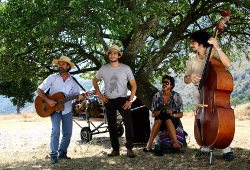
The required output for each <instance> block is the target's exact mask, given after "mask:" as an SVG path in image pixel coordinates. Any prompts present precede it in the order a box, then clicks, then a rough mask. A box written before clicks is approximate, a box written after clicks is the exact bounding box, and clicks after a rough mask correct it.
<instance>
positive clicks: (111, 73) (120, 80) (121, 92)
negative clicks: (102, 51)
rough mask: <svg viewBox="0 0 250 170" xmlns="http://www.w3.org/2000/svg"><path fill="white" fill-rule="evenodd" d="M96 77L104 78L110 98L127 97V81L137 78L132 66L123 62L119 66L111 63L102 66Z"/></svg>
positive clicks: (106, 91)
mask: <svg viewBox="0 0 250 170" xmlns="http://www.w3.org/2000/svg"><path fill="white" fill-rule="evenodd" d="M96 78H97V79H98V80H101V79H103V80H104V85H105V91H104V92H105V95H106V96H107V97H108V98H109V99H114V98H117V97H127V92H128V88H127V83H128V81H129V80H134V79H135V78H134V75H133V73H132V70H131V69H130V67H129V66H128V65H125V64H122V63H121V64H120V66H119V67H112V66H111V65H110V64H107V65H104V66H102V67H101V68H100V70H99V71H98V72H97V73H96Z"/></svg>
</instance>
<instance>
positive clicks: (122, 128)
mask: <svg viewBox="0 0 250 170" xmlns="http://www.w3.org/2000/svg"><path fill="white" fill-rule="evenodd" d="M117 131H118V137H122V135H123V133H124V127H123V125H122V123H119V124H118V125H117Z"/></svg>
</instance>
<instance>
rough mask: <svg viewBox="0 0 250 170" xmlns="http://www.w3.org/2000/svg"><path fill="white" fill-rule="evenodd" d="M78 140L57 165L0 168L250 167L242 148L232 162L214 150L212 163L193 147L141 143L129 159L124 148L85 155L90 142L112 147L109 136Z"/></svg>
mask: <svg viewBox="0 0 250 170" xmlns="http://www.w3.org/2000/svg"><path fill="white" fill-rule="evenodd" d="M77 142H78V144H77V145H76V146H75V150H76V152H81V153H82V155H79V157H76V158H74V159H72V160H60V161H59V163H58V164H55V165H51V164H50V159H49V158H46V159H41V160H39V159H38V160H35V161H32V162H31V161H30V162H28V161H27V162H25V161H22V162H16V163H11V164H5V165H0V169H72V170H73V169H88V170H92V169H249V167H250V158H249V157H250V151H249V150H247V149H243V148H233V151H234V153H235V159H234V160H233V161H230V162H227V161H224V160H223V159H222V153H221V150H219V149H217V150H214V154H213V163H212V165H209V158H208V156H203V157H200V158H199V159H197V158H194V154H195V153H196V152H197V150H196V149H193V148H190V147H187V148H186V149H185V151H184V153H175V154H164V155H163V156H156V155H154V154H152V153H144V152H143V151H142V149H143V147H144V145H140V144H139V145H135V148H134V151H135V153H136V155H137V156H136V157H135V158H128V157H127V156H126V154H125V153H126V152H125V151H123V152H122V153H121V155H120V156H117V157H113V158H109V157H107V155H106V154H107V153H106V152H104V151H101V152H96V153H93V154H92V155H91V156H89V155H87V154H86V151H87V150H86V146H87V145H88V146H89V147H90V146H91V147H95V146H98V147H102V148H103V149H104V150H107V149H109V147H110V145H109V138H105V137H103V138H98V139H93V140H92V141H91V142H90V143H87V144H86V143H81V142H80V141H77ZM122 144H123V143H122ZM122 144H121V145H122ZM83 148H84V149H83ZM93 152H95V151H93ZM85 154H86V155H85Z"/></svg>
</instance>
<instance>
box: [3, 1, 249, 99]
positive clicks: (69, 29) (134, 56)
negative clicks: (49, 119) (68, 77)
mask: <svg viewBox="0 0 250 170" xmlns="http://www.w3.org/2000/svg"><path fill="white" fill-rule="evenodd" d="M223 8H228V9H230V10H231V11H232V13H233V15H232V17H231V20H230V23H229V24H228V27H227V28H226V29H225V30H224V32H223V33H222V34H221V35H220V36H221V37H223V38H221V39H220V42H221V44H222V47H223V49H224V50H225V51H229V52H227V53H228V54H230V55H232V56H230V57H231V58H232V59H235V60H236V59H237V58H238V56H239V55H240V52H242V51H241V49H245V48H246V46H247V44H246V42H248V40H249V27H250V26H249V17H248V16H249V6H248V4H247V3H246V2H245V1H239V0H232V1H230V2H227V3H226V2H224V1H223V0H217V1H203V0H197V1H188V0H183V1H146V0H139V1H126V0H125V1H114V0H105V1H100V0H91V1H80V0H69V1H61V0H54V1H44V0H35V1H33V0H8V1H6V2H4V3H0V18H1V22H0V80H4V81H11V80H15V79H16V78H21V77H25V78H32V79H33V80H36V82H37V81H39V80H41V79H44V77H46V76H47V75H48V74H51V73H53V72H55V71H56V70H55V69H54V67H53V66H52V64H51V61H52V59H54V58H58V57H59V56H60V55H62V54H64V55H66V56H69V57H71V58H72V61H73V62H75V64H76V65H77V67H76V69H74V70H72V74H86V73H87V72H90V71H91V72H92V73H93V71H97V70H98V69H99V68H100V67H101V65H103V64H105V63H107V62H108V59H107V56H106V55H105V51H106V50H107V49H108V47H109V46H110V45H111V44H113V43H116V44H118V45H120V46H121V47H122V48H123V49H124V50H123V52H124V53H123V56H122V58H121V59H122V62H124V63H125V64H128V65H129V66H130V67H131V68H132V69H133V71H134V73H135V77H136V78H137V79H138V80H139V81H140V82H141V84H139V88H138V95H139V96H140V97H141V98H144V99H145V100H149V98H151V97H150V96H145V94H146V92H144V91H143V88H151V87H143V86H142V85H145V84H148V85H152V83H153V82H155V80H156V79H158V78H159V77H160V76H161V75H162V74H167V73H168V74H171V75H180V74H181V73H183V70H184V68H185V61H186V59H187V58H188V53H189V52H190V50H189V47H188V46H189V39H188V37H189V35H190V33H191V32H193V31H195V30H200V29H201V30H208V31H209V32H211V33H212V32H213V29H212V28H213V26H214V25H215V24H214V25H212V26H211V24H212V23H216V22H217V21H218V19H220V17H221V16H220V14H219V13H218V9H223ZM231 49H237V50H231ZM235 51H236V52H235ZM239 51H240V52H239ZM240 56H241V55H240ZM245 57H249V54H247V55H246V56H245ZM24 73H25V74H24ZM92 73H90V74H89V75H90V76H92V75H93V74H92ZM84 76H85V75H84ZM90 76H88V77H90ZM90 78H91V77H90ZM145 100H144V101H145ZM149 102H150V101H149Z"/></svg>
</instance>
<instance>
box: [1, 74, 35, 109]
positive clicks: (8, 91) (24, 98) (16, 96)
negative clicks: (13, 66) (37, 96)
mask: <svg viewBox="0 0 250 170" xmlns="http://www.w3.org/2000/svg"><path fill="white" fill-rule="evenodd" d="M35 90H36V83H34V82H32V81H31V80H30V79H27V78H20V79H16V80H14V81H11V82H10V81H0V94H1V95H4V96H6V97H8V98H11V102H12V103H13V105H14V106H16V112H17V113H21V111H20V109H21V108H23V107H24V106H25V103H27V102H32V101H33V97H34V91H35Z"/></svg>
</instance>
